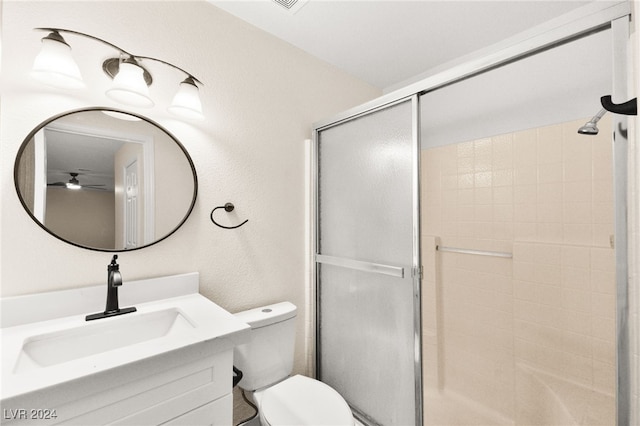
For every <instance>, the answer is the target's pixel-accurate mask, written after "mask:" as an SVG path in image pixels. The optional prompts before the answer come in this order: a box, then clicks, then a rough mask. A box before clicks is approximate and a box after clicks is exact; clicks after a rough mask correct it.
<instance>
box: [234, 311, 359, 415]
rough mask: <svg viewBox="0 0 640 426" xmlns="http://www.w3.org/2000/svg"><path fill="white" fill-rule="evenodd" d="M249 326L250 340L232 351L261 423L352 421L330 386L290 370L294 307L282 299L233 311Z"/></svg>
mask: <svg viewBox="0 0 640 426" xmlns="http://www.w3.org/2000/svg"><path fill="white" fill-rule="evenodd" d="M236 316H237V317H238V318H239V319H240V320H242V321H244V322H246V323H247V324H249V325H250V326H251V334H250V337H249V342H248V343H245V344H243V345H240V346H238V347H236V348H235V350H234V365H235V366H236V367H237V368H239V369H240V370H241V371H242V372H243V377H242V380H240V382H239V384H238V386H240V388H242V389H244V390H246V391H249V392H250V395H251V396H252V399H253V401H254V402H255V405H256V407H257V408H258V416H259V419H260V424H261V425H262V426H285V425H291V426H294V425H295V426H305V425H309V426H318V425H322V426H353V425H354V424H355V420H354V418H353V414H352V413H351V409H350V408H349V405H348V404H347V402H346V401H345V400H344V398H342V396H341V395H340V394H339V393H338V392H337V391H336V390H335V389H333V388H332V387H331V386H329V385H327V384H325V383H322V382H320V381H318V380H315V379H312V378H310V377H306V376H302V375H294V376H290V374H291V371H292V369H293V352H294V343H295V318H296V307H295V305H293V304H292V303H289V302H282V303H276V304H274V305H269V306H263V307H260V308H256V309H251V310H248V311H243V312H240V313H237V314H236Z"/></svg>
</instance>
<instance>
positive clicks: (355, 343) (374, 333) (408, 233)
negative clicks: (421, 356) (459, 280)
mask: <svg viewBox="0 0 640 426" xmlns="http://www.w3.org/2000/svg"><path fill="white" fill-rule="evenodd" d="M411 102H412V101H406V102H402V103H399V104H396V105H394V106H391V107H388V108H386V109H384V110H380V111H376V112H373V113H370V114H368V115H365V116H362V117H359V118H357V119H353V120H350V121H347V122H345V123H342V124H339V125H336V126H334V127H331V128H328V129H326V130H322V131H321V132H320V133H319V135H318V162H319V164H318V174H319V182H318V185H319V188H318V189H319V191H318V194H319V195H318V197H319V198H318V208H319V215H318V221H319V226H318V231H319V232H318V246H319V250H318V254H320V255H322V256H319V257H318V262H319V266H318V269H317V270H318V299H319V337H318V343H319V346H318V348H319V349H318V352H319V356H318V367H319V369H318V370H319V378H320V379H321V380H322V381H324V382H326V383H328V384H329V385H331V386H332V387H334V388H335V389H336V390H337V391H338V392H340V394H341V395H343V397H344V398H345V399H346V400H347V402H348V403H349V404H350V406H351V407H352V409H353V410H354V412H356V414H357V415H358V416H360V418H362V419H363V420H364V421H365V422H370V423H371V424H379V425H403V426H404V425H413V424H415V423H416V418H417V417H416V404H417V403H418V404H419V403H420V402H419V398H417V396H416V365H419V364H416V359H415V357H416V353H417V352H419V351H416V349H415V336H416V331H415V326H416V325H415V320H414V318H415V317H414V300H415V298H414V292H415V291H414V288H415V287H414V279H413V277H412V274H411V271H412V266H413V265H412V262H413V251H414V240H413V233H414V226H413V217H414V216H413V209H414V208H415V206H414V204H413V203H414V201H413V200H414V197H413V194H414V191H415V188H414V187H413V176H414V166H413V165H414V156H415V155H417V146H415V145H414V144H415V142H414V141H413V130H412V128H413V126H414V123H413V117H412V105H411ZM371 264H374V265H372V266H371V267H370V268H368V266H367V265H371ZM389 270H393V271H402V273H401V274H396V275H398V276H390V275H388V274H385V271H387V272H388V271H389ZM392 275H393V274H392ZM416 401H418V402H416ZM418 409H419V408H418Z"/></svg>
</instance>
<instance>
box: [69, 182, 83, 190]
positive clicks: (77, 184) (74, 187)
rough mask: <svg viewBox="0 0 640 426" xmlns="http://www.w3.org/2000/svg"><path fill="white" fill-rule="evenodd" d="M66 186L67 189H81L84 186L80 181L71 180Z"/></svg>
mask: <svg viewBox="0 0 640 426" xmlns="http://www.w3.org/2000/svg"><path fill="white" fill-rule="evenodd" d="M66 187H67V189H80V188H82V186H81V185H80V184H79V183H71V182H67V184H66Z"/></svg>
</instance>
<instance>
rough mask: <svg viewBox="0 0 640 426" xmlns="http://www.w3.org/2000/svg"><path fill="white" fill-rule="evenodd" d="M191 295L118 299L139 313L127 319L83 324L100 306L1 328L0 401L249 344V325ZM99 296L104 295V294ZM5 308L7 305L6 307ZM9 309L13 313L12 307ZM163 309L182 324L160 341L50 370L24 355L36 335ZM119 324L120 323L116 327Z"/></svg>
mask: <svg viewBox="0 0 640 426" xmlns="http://www.w3.org/2000/svg"><path fill="white" fill-rule="evenodd" d="M196 279H197V274H196ZM149 284H150V283H149V282H144V281H140V287H139V288H138V289H137V290H136V291H141V290H140V289H141V288H143V287H147V286H148V285H149ZM166 284H167V285H168V286H169V287H171V280H168V281H167V283H166ZM127 285H128V284H127V283H125V284H124V285H123V286H122V287H121V294H123V295H124V293H125V291H126V290H124V289H126V288H127V287H126V286H127ZM105 287H106V285H105ZM187 287H189V286H187ZM146 290H147V292H151V293H152V294H155V295H156V296H158V295H160V296H162V295H167V293H166V292H163V291H162V290H161V289H156V288H155V287H154V288H150V287H147V289H146ZM156 290H157V291H156ZM192 290H193V287H192V286H191V287H190V290H188V291H184V293H186V294H183V295H178V296H175V297H168V298H162V299H160V300H152V301H146V302H142V303H137V302H133V300H131V298H129V300H127V298H126V297H121V303H120V307H121V308H124V307H128V306H132V305H134V306H135V307H136V308H137V312H133V313H128V314H125V315H120V316H115V317H110V318H104V319H99V320H95V321H86V320H85V316H86V315H87V314H91V313H95V312H97V311H100V310H103V309H104V307H103V306H104V301H102V303H101V306H102V308H101V309H97V310H96V309H95V307H93V308H88V309H86V310H85V311H84V312H82V313H81V314H74V315H69V316H64V317H58V315H59V314H54V315H51V316H53V318H50V319H45V320H42V321H35V322H27V323H24V321H19V322H21V323H20V324H19V325H14V326H11V327H4V328H2V329H0V333H1V334H0V340H1V342H2V352H1V353H2V379H1V387H0V398H1V399H3V400H5V399H7V398H13V397H16V396H20V395H24V394H26V393H29V392H33V391H36V390H41V389H44V388H48V387H51V386H55V385H57V384H61V383H65V382H68V381H71V380H74V379H78V378H81V377H85V376H89V375H92V374H95V373H99V372H103V371H106V370H109V369H113V368H116V367H118V366H122V365H126V364H129V363H133V362H137V361H141V360H143V359H146V358H150V357H154V356H157V355H160V354H164V353H168V352H171V351H175V350H178V349H180V348H184V347H187V346H191V345H195V344H198V343H204V342H212V343H219V344H220V345H221V346H223V347H226V348H231V347H233V346H235V345H238V344H242V343H244V342H245V341H246V340H247V339H248V334H249V330H250V327H249V326H248V325H247V324H245V323H244V322H242V321H240V320H239V319H237V318H236V317H235V316H234V315H232V314H231V313H229V312H227V311H226V310H224V309H223V308H221V307H220V306H218V305H216V304H215V303H213V302H211V301H210V300H209V299H207V298H205V297H204V296H202V295H200V294H199V293H197V292H193V291H192ZM74 291H77V292H83V291H84V292H85V293H86V288H85V289H77V290H74ZM196 291H197V290H196ZM67 292H68V291H67ZM102 293H103V294H104V291H103V292H102ZM141 294H143V292H141ZM76 296H77V295H76ZM24 297H28V296H24ZM24 297H23V298H24ZM33 297H34V299H33V300H37V297H38V295H34V296H33ZM102 297H104V296H102ZM144 298H146V299H148V298H149V297H148V296H144V297H143V299H144ZM49 299H50V298H49ZM133 299H135V298H133ZM42 300H45V299H42ZM78 300H79V299H78ZM123 300H126V302H125V303H123ZM24 302H25V300H21V301H20V304H24ZM49 302H51V300H49ZM34 303H36V302H34ZM9 305H11V304H9ZM4 306H7V305H6V304H5V305H3V307H4ZM12 309H15V307H14V308H12ZM72 310H73V309H72ZM166 310H177V311H178V312H179V314H180V316H181V317H182V319H183V321H182V324H183V325H181V326H180V328H179V329H177V330H173V331H172V332H170V333H167V334H166V335H164V336H160V337H157V338H152V339H147V340H145V341H140V342H137V343H134V344H129V345H126V346H122V347H118V348H116V349H111V350H108V351H103V352H98V353H95V354H90V355H87V356H82V357H77V358H76V359H73V360H70V361H63V362H57V363H53V364H51V365H46V364H48V363H45V364H42V363H41V364H38V363H37V362H33V361H32V360H30V359H29V356H28V355H25V352H24V351H23V345H26V344H27V343H28V342H30V341H33V340H34V339H33V338H34V336H35V337H36V339H35V340H38V339H40V338H41V337H40V336H42V335H55V336H58V335H61V334H64V333H74V332H76V331H77V330H86V328H87V327H94V330H96V329H95V327H97V326H100V327H109V326H117V325H122V324H128V323H126V321H132V320H133V321H137V322H138V323H140V321H146V320H147V318H154V313H160V312H161V311H166ZM5 315H6V312H5V313H3V316H5ZM135 317H138V318H135ZM156 317H157V316H156ZM184 320H186V321H184ZM117 321H121V322H120V323H117ZM185 324H186V325H185ZM176 327H177V326H176ZM52 333H53V334H52Z"/></svg>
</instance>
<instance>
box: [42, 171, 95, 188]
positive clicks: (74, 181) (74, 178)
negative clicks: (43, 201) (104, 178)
mask: <svg viewBox="0 0 640 426" xmlns="http://www.w3.org/2000/svg"><path fill="white" fill-rule="evenodd" d="M79 174H80V173H74V172H69V175H71V179H69V181H67V182H54V183H48V184H47V186H63V187H65V188H67V189H81V188H87V189H97V190H101V191H105V190H106V188H101V187H103V186H106V185H82V184H81V183H80V181H79V180H78V175H79Z"/></svg>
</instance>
